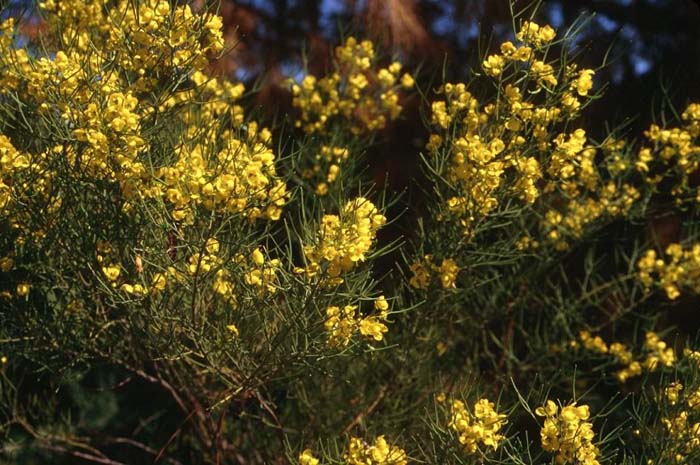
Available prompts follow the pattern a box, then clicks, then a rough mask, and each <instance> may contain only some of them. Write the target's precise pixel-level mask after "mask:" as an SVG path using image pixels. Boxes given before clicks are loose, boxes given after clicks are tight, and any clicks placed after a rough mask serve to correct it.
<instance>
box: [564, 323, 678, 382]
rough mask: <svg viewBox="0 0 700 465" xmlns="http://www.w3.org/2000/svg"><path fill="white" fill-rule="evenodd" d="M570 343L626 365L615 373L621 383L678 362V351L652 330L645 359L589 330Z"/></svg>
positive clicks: (647, 334)
mask: <svg viewBox="0 0 700 465" xmlns="http://www.w3.org/2000/svg"><path fill="white" fill-rule="evenodd" d="M569 345H570V346H571V347H573V348H577V347H579V346H581V347H583V348H584V349H586V350H588V351H591V352H595V353H598V354H607V355H610V356H612V357H613V358H614V360H615V362H616V363H618V364H620V365H624V367H623V368H621V369H620V370H618V371H617V372H616V373H615V377H616V378H617V380H618V381H620V382H621V383H625V382H627V380H629V379H630V378H633V377H635V376H639V375H641V374H642V371H643V370H645V369H646V370H648V371H656V370H657V369H658V368H659V366H664V367H667V368H668V367H672V366H674V364H675V363H676V352H675V351H674V350H673V348H672V347H668V344H666V342H664V341H662V340H661V339H660V338H659V336H658V335H657V334H656V333H654V332H652V331H649V332H647V333H646V336H645V340H644V352H645V353H646V357H645V358H643V359H641V358H640V359H635V356H634V355H633V354H632V352H631V351H630V350H629V348H628V347H627V346H626V345H625V344H622V343H620V342H613V343H611V344H607V343H606V342H605V341H604V340H603V338H602V337H600V336H593V335H591V333H590V332H589V331H585V330H583V331H581V332H580V333H579V340H578V341H576V340H574V341H571V342H570V343H569Z"/></svg>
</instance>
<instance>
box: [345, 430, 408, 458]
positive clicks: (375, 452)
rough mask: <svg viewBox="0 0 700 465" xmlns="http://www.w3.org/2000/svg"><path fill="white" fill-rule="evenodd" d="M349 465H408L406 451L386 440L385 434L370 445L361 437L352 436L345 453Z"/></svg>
mask: <svg viewBox="0 0 700 465" xmlns="http://www.w3.org/2000/svg"><path fill="white" fill-rule="evenodd" d="M344 459H345V462H346V463H347V465H406V464H407V463H408V458H407V456H406V452H405V451H404V450H403V449H401V448H400V447H398V446H395V445H391V444H389V443H387V442H386V439H384V436H379V437H377V439H375V440H374V444H372V445H369V444H368V443H366V442H365V441H363V440H362V439H360V438H350V445H349V446H348V450H347V451H346V452H345V455H344Z"/></svg>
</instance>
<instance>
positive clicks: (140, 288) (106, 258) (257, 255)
mask: <svg viewBox="0 0 700 465" xmlns="http://www.w3.org/2000/svg"><path fill="white" fill-rule="evenodd" d="M97 245H98V251H97V252H98V253H97V257H96V258H97V262H98V263H100V264H101V267H102V273H103V275H104V277H105V278H106V279H107V281H108V282H109V284H110V285H111V287H113V288H117V287H118V288H119V289H120V290H122V291H124V292H126V293H127V294H130V295H133V296H146V295H149V294H153V293H158V292H160V291H163V290H164V289H165V288H166V287H167V285H168V284H170V283H182V282H183V281H184V279H185V276H186V275H189V276H201V275H206V274H209V273H211V272H213V273H214V275H213V276H214V278H213V281H212V284H211V286H212V290H213V291H214V292H215V293H216V294H217V295H219V296H221V297H222V298H223V299H224V300H225V301H227V302H229V303H230V304H232V305H234V304H235V303H236V295H235V294H234V289H235V284H234V282H233V279H232V274H231V271H229V270H228V269H227V268H225V267H224V264H225V260H224V259H223V258H222V257H221V256H220V255H219V250H220V244H219V241H218V240H217V239H215V238H210V239H208V240H207V241H206V243H205V244H204V248H203V250H202V252H196V253H194V254H192V255H190V256H189V258H188V259H187V264H186V272H185V273H183V272H181V271H179V270H178V269H177V268H176V267H174V266H172V265H170V266H168V267H167V268H166V269H165V270H164V272H155V273H152V274H151V275H150V280H149V279H147V276H148V275H149V273H148V272H145V270H144V266H143V264H142V259H141V258H140V257H138V256H137V257H136V259H135V271H136V272H137V273H138V275H139V276H140V278H141V279H142V282H141V283H134V282H130V281H129V280H128V279H126V278H125V277H124V275H123V274H122V271H123V267H122V266H121V265H120V264H119V263H116V261H115V260H114V259H113V258H110V256H113V255H114V254H113V253H112V252H113V250H112V246H111V244H109V243H108V242H106V241H100V242H99V243H98V244H97ZM232 263H234V264H235V265H237V266H238V267H240V275H241V276H242V277H243V283H244V284H245V286H246V287H247V288H250V289H253V290H254V291H255V294H256V295H257V296H259V297H260V296H263V295H267V294H273V293H275V292H276V291H277V272H278V269H279V267H280V261H279V260H278V259H271V260H266V259H265V256H264V254H263V252H262V250H261V249H260V248H255V249H253V251H252V252H251V253H250V255H249V256H248V257H246V256H245V255H244V254H237V255H236V257H235V258H234V259H233V261H232ZM120 277H121V279H120ZM149 281H150V284H148V283H149Z"/></svg>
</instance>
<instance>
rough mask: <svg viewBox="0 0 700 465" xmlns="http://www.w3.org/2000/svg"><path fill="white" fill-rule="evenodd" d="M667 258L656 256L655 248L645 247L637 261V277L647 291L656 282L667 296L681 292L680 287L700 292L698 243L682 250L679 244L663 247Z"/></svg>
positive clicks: (676, 295) (670, 296)
mask: <svg viewBox="0 0 700 465" xmlns="http://www.w3.org/2000/svg"><path fill="white" fill-rule="evenodd" d="M666 256H667V259H666V260H664V259H662V258H658V256H657V254H656V251H655V250H653V249H649V250H647V251H646V253H645V254H644V255H643V256H642V257H641V258H640V259H639V261H638V262H637V268H639V279H640V281H641V282H642V284H644V287H645V288H646V289H647V290H649V289H650V288H651V287H652V286H653V285H655V284H658V285H659V286H661V287H662V288H663V289H664V290H665V291H666V295H667V296H668V298H669V299H671V300H673V299H676V298H678V297H679V296H680V295H681V291H680V289H686V290H689V291H692V292H694V293H696V294H697V293H700V244H695V245H693V247H691V248H690V249H686V250H684V249H683V246H682V245H681V244H670V245H669V246H668V247H666Z"/></svg>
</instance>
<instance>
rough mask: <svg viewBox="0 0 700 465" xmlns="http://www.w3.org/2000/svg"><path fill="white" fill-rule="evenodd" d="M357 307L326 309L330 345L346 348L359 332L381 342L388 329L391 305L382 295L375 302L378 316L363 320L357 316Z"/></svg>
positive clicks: (347, 306)
mask: <svg viewBox="0 0 700 465" xmlns="http://www.w3.org/2000/svg"><path fill="white" fill-rule="evenodd" d="M357 308H358V306H357V305H345V306H344V307H343V308H342V309H341V308H340V307H337V306H331V307H328V308H327V309H326V323H325V328H326V331H327V333H328V345H329V346H331V347H346V346H347V345H348V344H349V343H350V339H351V338H352V336H353V334H355V333H356V332H357V331H358V330H359V332H360V334H361V335H363V336H365V337H369V338H372V339H374V340H375V341H381V340H382V339H384V333H386V332H387V331H388V328H387V327H386V325H385V324H384V323H385V322H386V321H387V318H388V316H389V303H388V302H387V301H386V298H385V297H384V296H383V295H382V296H379V297H378V298H377V299H375V300H374V309H375V310H376V311H377V312H378V313H377V314H376V315H370V316H366V317H364V318H361V317H360V316H359V315H358V314H357Z"/></svg>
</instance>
